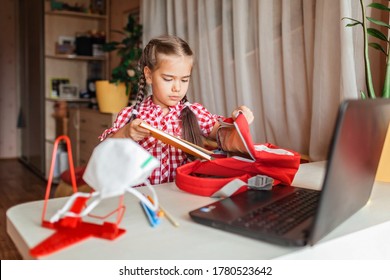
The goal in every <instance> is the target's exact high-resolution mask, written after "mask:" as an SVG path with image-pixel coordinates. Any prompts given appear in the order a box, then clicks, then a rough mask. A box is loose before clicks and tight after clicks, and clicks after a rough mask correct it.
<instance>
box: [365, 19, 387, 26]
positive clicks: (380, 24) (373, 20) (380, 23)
mask: <svg viewBox="0 0 390 280" xmlns="http://www.w3.org/2000/svg"><path fill="white" fill-rule="evenodd" d="M367 20H368V21H371V22H372V23H375V24H376V25H379V26H384V27H387V28H390V25H389V24H387V23H385V22H383V21H381V20H377V19H374V18H372V17H367Z"/></svg>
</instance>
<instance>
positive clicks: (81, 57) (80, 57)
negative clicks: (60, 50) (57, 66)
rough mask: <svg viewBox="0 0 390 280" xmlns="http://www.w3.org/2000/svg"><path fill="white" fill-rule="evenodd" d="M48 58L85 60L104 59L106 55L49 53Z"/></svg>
mask: <svg viewBox="0 0 390 280" xmlns="http://www.w3.org/2000/svg"><path fill="white" fill-rule="evenodd" d="M45 57H46V58H52V59H66V60H83V61H104V60H106V57H105V56H86V55H75V54H47V55H45Z"/></svg>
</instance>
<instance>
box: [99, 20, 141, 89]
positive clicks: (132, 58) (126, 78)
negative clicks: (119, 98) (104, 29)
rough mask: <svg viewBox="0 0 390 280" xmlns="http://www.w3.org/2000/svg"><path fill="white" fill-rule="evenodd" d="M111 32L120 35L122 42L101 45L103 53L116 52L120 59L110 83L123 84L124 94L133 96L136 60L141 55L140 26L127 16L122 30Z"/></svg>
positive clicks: (136, 81)
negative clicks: (124, 86)
mask: <svg viewBox="0 0 390 280" xmlns="http://www.w3.org/2000/svg"><path fill="white" fill-rule="evenodd" d="M113 32H116V33H119V34H121V35H122V37H123V39H122V41H120V42H118V41H112V42H108V43H105V44H104V45H103V51H105V52H112V51H116V53H117V55H118V56H119V57H120V63H119V65H118V66H116V67H115V68H114V69H113V70H112V73H111V80H110V81H111V82H113V83H124V84H125V85H126V92H127V94H129V93H130V92H131V93H132V94H133V95H134V94H136V93H137V90H138V77H139V71H138V69H137V67H138V60H139V59H140V57H141V54H142V48H141V44H142V25H141V24H139V23H138V21H137V19H136V18H135V16H133V15H131V14H129V16H128V22H127V24H126V26H125V27H124V28H123V30H114V31H113Z"/></svg>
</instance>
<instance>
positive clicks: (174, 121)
mask: <svg viewBox="0 0 390 280" xmlns="http://www.w3.org/2000/svg"><path fill="white" fill-rule="evenodd" d="M189 106H190V108H191V110H192V112H194V113H195V115H196V117H197V118H198V123H199V127H200V129H201V131H202V132H203V135H204V136H206V137H207V136H208V135H209V134H210V132H211V131H212V129H213V127H214V125H215V123H216V122H217V120H218V118H221V116H218V115H213V114H211V113H210V112H209V111H207V109H206V108H205V107H203V106H202V105H201V104H199V103H193V104H190V105H189ZM183 108H184V105H182V104H181V103H179V104H177V105H176V106H174V107H169V112H168V114H167V115H165V116H164V115H163V111H162V109H161V107H160V106H159V105H156V104H154V103H153V101H152V97H151V96H149V97H147V98H146V99H145V100H144V101H143V102H142V103H141V104H140V107H139V109H138V114H137V118H139V119H142V120H144V121H145V122H147V123H148V124H150V125H152V126H154V127H156V128H158V129H160V130H162V131H164V132H167V133H169V134H172V135H175V136H178V137H180V136H181V125H180V112H181V110H183ZM132 110H133V107H132V106H131V107H126V108H124V109H122V110H121V111H120V112H119V114H118V116H117V118H116V120H115V122H114V125H113V126H112V127H111V128H109V129H106V130H105V131H104V132H103V133H102V135H101V136H99V139H100V140H101V141H103V140H104V139H105V138H106V137H107V136H108V135H110V134H111V133H115V132H116V131H118V130H119V129H120V128H121V127H123V126H124V125H126V124H127V123H128V121H129V119H130V117H131V113H132ZM138 144H140V145H141V147H143V148H144V149H145V150H147V151H148V152H149V153H151V154H152V155H153V156H154V157H155V158H157V159H158V160H159V161H160V167H158V168H156V169H155V170H154V171H153V172H152V174H151V176H150V177H149V181H150V183H151V184H152V185H155V184H162V183H167V182H173V181H174V180H175V177H176V168H177V167H179V166H181V165H183V164H185V163H187V157H186V154H185V153H184V152H183V151H182V150H179V149H177V148H175V147H173V146H171V145H168V144H164V143H163V142H161V141H159V140H157V139H156V138H154V137H147V138H144V139H142V140H141V141H138Z"/></svg>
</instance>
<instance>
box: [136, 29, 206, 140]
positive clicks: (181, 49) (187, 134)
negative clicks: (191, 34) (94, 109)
mask: <svg viewBox="0 0 390 280" xmlns="http://www.w3.org/2000/svg"><path fill="white" fill-rule="evenodd" d="M160 55H168V56H169V55H176V56H190V57H192V56H193V52H192V50H191V48H190V47H189V45H188V44H187V42H186V41H184V40H183V39H181V38H179V37H177V36H160V37H156V38H154V39H152V40H150V41H149V43H148V44H147V45H146V47H145V48H144V50H143V53H142V56H141V58H140V60H139V63H138V68H139V69H138V70H139V71H140V78H139V81H138V93H137V97H136V103H135V104H134V107H133V113H132V116H131V119H130V121H132V120H133V119H135V118H136V117H137V110H138V108H139V106H140V104H141V102H142V101H143V100H144V99H145V97H146V96H147V89H146V78H145V75H144V71H143V70H144V68H145V66H147V67H148V68H149V69H150V70H151V71H153V69H155V67H156V66H158V64H159V63H160ZM187 101H188V100H187V96H184V98H183V99H182V100H181V103H182V104H184V103H185V102H187ZM180 118H181V123H182V135H181V137H182V138H183V139H185V140H187V141H189V142H191V143H194V144H196V145H199V146H203V137H202V132H201V130H200V128H199V124H198V120H197V118H196V116H195V114H194V113H193V112H192V111H191V109H190V108H189V107H188V106H185V108H184V109H183V110H182V111H181V116H180Z"/></svg>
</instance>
